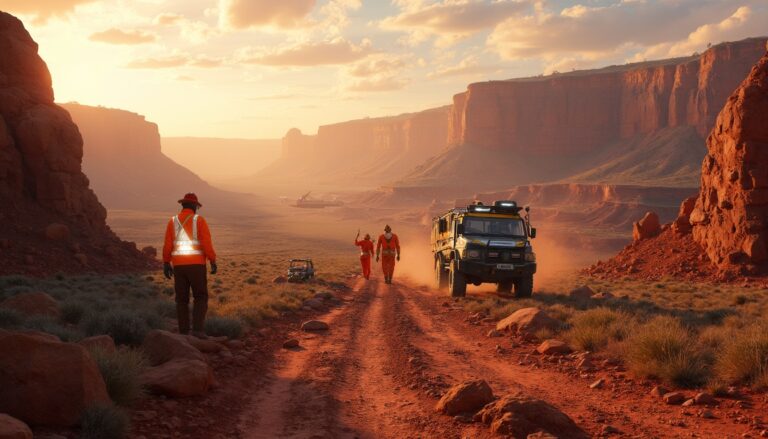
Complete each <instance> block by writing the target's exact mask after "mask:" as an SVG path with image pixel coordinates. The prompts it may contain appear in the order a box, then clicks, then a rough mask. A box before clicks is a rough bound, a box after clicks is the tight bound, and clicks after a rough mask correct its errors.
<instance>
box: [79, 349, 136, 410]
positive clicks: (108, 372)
mask: <svg viewBox="0 0 768 439" xmlns="http://www.w3.org/2000/svg"><path fill="white" fill-rule="evenodd" d="M91 356H92V357H93V359H94V360H95V361H96V364H97V365H98V366H99V370H100V371H101V376H102V377H104V383H105V384H106V385H107V392H108V393H109V397H110V398H112V401H114V402H115V403H116V404H118V405H120V406H123V407H129V406H130V405H131V404H133V403H134V402H135V401H136V400H137V399H139V398H140V397H141V395H142V394H143V393H144V389H143V388H142V385H141V373H142V371H143V370H144V368H145V367H146V359H145V358H144V356H143V355H142V353H141V352H140V351H137V350H134V349H125V348H123V349H118V350H116V351H114V352H108V351H106V350H104V349H101V348H98V347H97V348H94V349H91Z"/></svg>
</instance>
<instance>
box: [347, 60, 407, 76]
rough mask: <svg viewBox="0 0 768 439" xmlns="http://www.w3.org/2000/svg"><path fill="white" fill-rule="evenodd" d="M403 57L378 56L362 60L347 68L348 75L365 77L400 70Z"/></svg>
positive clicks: (402, 65)
mask: <svg viewBox="0 0 768 439" xmlns="http://www.w3.org/2000/svg"><path fill="white" fill-rule="evenodd" d="M403 67H405V58H403V57H397V56H380V57H375V58H372V59H368V60H364V61H361V62H358V63H356V64H354V65H352V66H351V67H350V68H349V69H347V73H348V74H349V75H350V76H354V77H358V78H366V77H370V76H374V75H392V74H397V73H399V72H400V71H402V69H403Z"/></svg>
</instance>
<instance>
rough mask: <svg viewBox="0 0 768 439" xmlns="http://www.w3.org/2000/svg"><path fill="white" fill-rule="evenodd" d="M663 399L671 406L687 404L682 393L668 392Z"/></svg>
mask: <svg viewBox="0 0 768 439" xmlns="http://www.w3.org/2000/svg"><path fill="white" fill-rule="evenodd" d="M662 398H663V399H664V402H665V403H667V404H669V405H680V404H682V403H683V402H685V395H684V394H683V393H682V392H667V393H665V394H664V396H663V397H662Z"/></svg>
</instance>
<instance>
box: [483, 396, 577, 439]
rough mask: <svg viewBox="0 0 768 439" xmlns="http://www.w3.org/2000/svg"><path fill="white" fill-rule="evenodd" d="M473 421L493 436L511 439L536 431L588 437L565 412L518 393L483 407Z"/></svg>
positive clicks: (568, 436)
mask: <svg viewBox="0 0 768 439" xmlns="http://www.w3.org/2000/svg"><path fill="white" fill-rule="evenodd" d="M475 419H476V420H478V421H481V422H483V423H484V424H487V425H490V427H491V431H492V432H493V433H496V434H500V435H508V436H512V437H514V438H526V437H528V435H531V434H535V433H539V432H544V433H549V434H551V435H553V436H555V437H560V438H569V439H586V438H587V437H588V435H587V434H586V433H585V432H584V431H583V430H581V428H579V426H578V425H576V423H575V422H573V420H571V418H569V417H568V416H567V415H566V414H565V413H563V412H561V411H560V410H558V409H556V408H555V407H553V406H551V405H550V404H548V403H547V402H545V401H542V400H540V399H535V398H531V397H529V396H525V395H524V394H522V393H518V394H516V395H511V396H505V397H503V398H501V399H498V400H496V401H494V402H492V403H490V404H488V405H486V406H485V407H483V409H482V410H480V412H478V413H477V414H476V415H475ZM545 437H546V436H545Z"/></svg>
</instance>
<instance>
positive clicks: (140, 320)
mask: <svg viewBox="0 0 768 439" xmlns="http://www.w3.org/2000/svg"><path fill="white" fill-rule="evenodd" d="M83 329H84V330H85V332H86V334H88V335H99V334H108V335H110V336H111V337H112V338H113V339H114V340H115V343H117V344H124V345H130V346H138V345H140V344H141V342H142V341H144V336H145V335H146V334H147V331H148V330H149V326H148V325H147V322H146V319H145V318H144V316H143V315H142V314H141V313H138V312H135V311H127V310H123V309H117V310H112V311H108V312H106V313H103V314H89V315H88V316H87V317H86V318H85V319H84V325H83Z"/></svg>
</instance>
